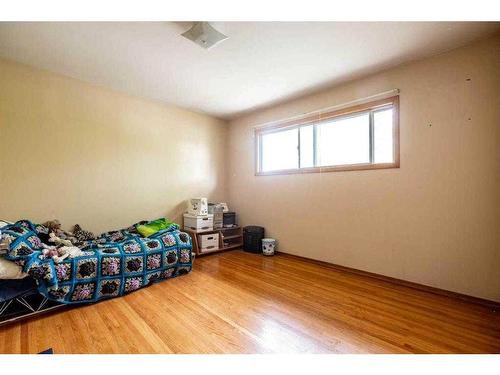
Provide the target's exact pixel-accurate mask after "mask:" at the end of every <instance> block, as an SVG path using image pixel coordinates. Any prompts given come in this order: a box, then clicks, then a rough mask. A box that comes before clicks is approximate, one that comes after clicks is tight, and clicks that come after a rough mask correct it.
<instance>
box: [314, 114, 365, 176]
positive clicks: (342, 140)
mask: <svg viewBox="0 0 500 375" xmlns="http://www.w3.org/2000/svg"><path fill="white" fill-rule="evenodd" d="M317 132H318V134H317V138H318V140H317V143H318V144H317V147H318V165H319V166H328V165H342V164H360V163H369V162H370V118H369V115H368V114H367V113H365V114H362V115H358V116H355V117H349V118H345V119H341V120H332V121H328V122H324V123H322V124H319V125H318V129H317Z"/></svg>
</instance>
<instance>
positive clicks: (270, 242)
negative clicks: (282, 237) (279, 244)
mask: <svg viewBox="0 0 500 375" xmlns="http://www.w3.org/2000/svg"><path fill="white" fill-rule="evenodd" d="M275 248H276V240H275V239H274V238H263V239H262V254H264V255H274V249H275Z"/></svg>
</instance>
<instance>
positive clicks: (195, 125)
mask: <svg viewBox="0 0 500 375" xmlns="http://www.w3.org/2000/svg"><path fill="white" fill-rule="evenodd" d="M226 126H227V124H225V123H224V122H222V121H220V120H217V119H214V118H211V117H208V116H204V115H200V114H197V113H194V112H190V111H187V110H183V109H180V108H177V107H173V106H167V105H164V104H160V103H155V102H152V101H146V100H142V99H138V98H134V97H130V96H127V95H123V94H120V93H116V92H114V91H110V90H107V89H103V88H99V87H96V86H92V85H89V84H86V83H83V82H80V81H77V80H73V79H70V78H65V77H62V76H59V75H55V74H51V73H47V72H44V71H41V70H37V69H33V68H30V67H27V66H23V65H20V64H17V63H12V62H8V61H5V60H0V162H1V164H0V218H1V219H8V220H17V219H19V218H30V219H32V220H35V221H45V220H47V219H51V218H58V219H59V220H61V222H62V223H63V224H64V225H65V226H66V227H70V226H72V225H73V224H75V223H80V225H82V226H83V227H84V228H89V229H90V230H93V231H104V230H110V229H116V228H120V227H123V226H126V225H130V224H132V223H134V222H136V221H138V220H141V219H152V218H157V217H160V216H164V215H165V216H167V217H169V218H172V219H175V220H179V219H180V218H181V213H182V211H183V209H184V207H185V200H186V199H187V198H189V197H193V196H208V197H210V198H214V199H216V200H224V199H225V197H226V190H225V188H226V183H225V175H226V173H225V171H224V159H223V151H224V147H225V144H226V135H227V129H226Z"/></svg>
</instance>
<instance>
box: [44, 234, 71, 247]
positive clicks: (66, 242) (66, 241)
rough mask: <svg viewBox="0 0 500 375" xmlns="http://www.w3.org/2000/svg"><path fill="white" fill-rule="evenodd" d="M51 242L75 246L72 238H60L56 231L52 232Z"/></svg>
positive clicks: (57, 244) (50, 235)
mask: <svg viewBox="0 0 500 375" xmlns="http://www.w3.org/2000/svg"><path fill="white" fill-rule="evenodd" d="M49 242H53V243H54V244H55V245H56V246H59V245H62V246H73V244H72V243H71V241H70V240H66V239H62V238H59V237H58V236H56V234H55V233H54V232H50V234H49Z"/></svg>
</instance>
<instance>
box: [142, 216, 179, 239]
mask: <svg viewBox="0 0 500 375" xmlns="http://www.w3.org/2000/svg"><path fill="white" fill-rule="evenodd" d="M172 224H173V223H172V222H171V221H167V220H166V219H164V218H161V219H157V220H153V221H150V222H149V223H146V224H138V225H137V226H136V229H137V231H138V232H139V233H140V234H141V235H142V236H143V237H149V236H151V235H153V234H155V233H157V232H159V231H161V230H163V229H167V228H168V227H170V226H171V225H172Z"/></svg>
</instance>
